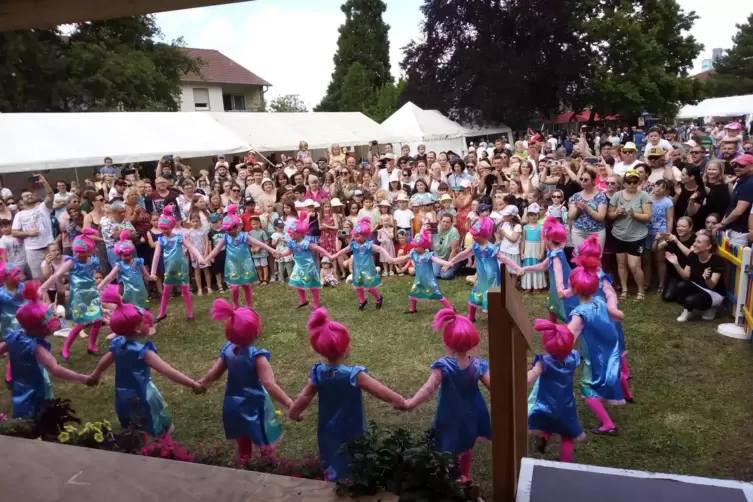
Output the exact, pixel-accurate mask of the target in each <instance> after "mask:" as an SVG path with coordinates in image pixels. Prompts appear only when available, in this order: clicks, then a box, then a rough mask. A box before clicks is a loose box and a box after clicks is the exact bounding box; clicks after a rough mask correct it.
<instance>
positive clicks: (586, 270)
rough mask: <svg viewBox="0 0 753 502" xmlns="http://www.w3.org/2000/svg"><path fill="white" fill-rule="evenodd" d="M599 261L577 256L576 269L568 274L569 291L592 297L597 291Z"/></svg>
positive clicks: (591, 257) (596, 258)
mask: <svg viewBox="0 0 753 502" xmlns="http://www.w3.org/2000/svg"><path fill="white" fill-rule="evenodd" d="M600 266H601V260H599V258H598V257H596V256H579V257H578V267H576V268H575V270H573V271H572V272H571V273H570V289H572V290H573V291H574V292H575V293H577V294H579V295H592V294H594V293H595V292H596V290H597V289H599V276H598V271H599V267H600Z"/></svg>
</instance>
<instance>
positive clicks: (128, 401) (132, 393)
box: [14, 336, 173, 436]
mask: <svg viewBox="0 0 753 502" xmlns="http://www.w3.org/2000/svg"><path fill="white" fill-rule="evenodd" d="M150 350H151V351H154V352H155V353H156V352H157V349H156V348H154V345H152V342H149V341H148V342H146V343H143V342H141V341H138V340H128V339H126V338H125V337H124V336H117V337H115V338H113V340H112V341H111V342H110V352H112V354H113V355H114V356H115V413H117V415H118V420H120V425H122V426H123V428H128V427H130V426H132V425H134V426H135V425H136V424H135V423H134V422H133V420H132V419H133V417H134V414H136V417H137V419H138V422H140V423H139V424H138V425H140V430H143V431H144V432H146V433H147V434H149V435H151V436H159V435H161V434H164V433H165V432H168V431H169V430H170V427H171V426H172V423H173V421H172V418H171V416H170V411H169V410H168V409H167V405H166V404H165V400H164V399H163V398H162V395H161V394H160V393H159V391H158V390H157V387H155V386H154V383H152V368H151V367H150V366H149V365H148V364H146V363H145V362H144V357H145V356H146V353H147V351H150ZM14 370H15V368H14Z"/></svg>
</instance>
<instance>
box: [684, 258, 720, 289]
mask: <svg viewBox="0 0 753 502" xmlns="http://www.w3.org/2000/svg"><path fill="white" fill-rule="evenodd" d="M686 266H687V267H690V281H691V282H694V283H696V284H697V285H699V286H701V287H702V288H706V289H710V290H712V291H714V292H716V293H719V294H720V295H722V296H724V295H725V290H724V280H723V278H719V280H718V281H717V283H716V286H714V287H713V288H709V287H708V286H707V285H706V279H704V278H703V272H705V271H706V269H707V268H710V269H711V274H712V275H713V274H724V259H722V257H721V256H719V255H716V254H712V255H711V256H710V257H709V259H708V261H706V262H705V263H702V262H701V260H700V259H699V258H698V255H696V254H695V253H693V252H691V253H690V254H689V255H688V260H687V264H686Z"/></svg>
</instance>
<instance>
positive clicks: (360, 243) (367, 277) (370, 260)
mask: <svg viewBox="0 0 753 502" xmlns="http://www.w3.org/2000/svg"><path fill="white" fill-rule="evenodd" d="M350 234H351V235H352V236H353V240H352V241H350V245H349V246H347V247H344V248H342V249H341V250H340V251H338V252H337V253H335V254H334V255H332V259H333V260H336V259H337V258H338V257H340V256H341V255H344V254H345V253H349V252H352V253H353V288H355V290H356V295H357V296H358V310H363V309H364V308H365V307H366V303H367V302H366V295H364V293H363V290H364V289H365V290H366V291H368V292H369V294H370V295H371V296H373V297H374V300H376V308H377V309H380V308H382V301H383V300H384V298H383V297H382V295H381V294H379V290H378V289H377V288H378V287H379V286H380V285H381V284H382V278H381V277H380V276H379V272H377V269H376V265H375V264H374V253H375V252H379V253H381V254H382V257H383V258H385V259H392V258H389V256H390V255H389V254H388V253H387V250H386V249H384V248H383V247H381V246H377V245H376V244H374V241H372V240H369V238H370V237H371V218H369V217H365V218H361V219H360V220H359V221H358V223H357V224H356V225H355V226H354V227H353V230H352V231H351V232H350ZM392 254H393V255H394V253H392Z"/></svg>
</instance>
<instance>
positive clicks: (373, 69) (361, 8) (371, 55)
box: [314, 0, 392, 112]
mask: <svg viewBox="0 0 753 502" xmlns="http://www.w3.org/2000/svg"><path fill="white" fill-rule="evenodd" d="M341 10H342V11H343V13H344V14H345V23H343V24H342V26H340V29H339V33H340V36H339V38H338V41H337V52H336V53H335V57H334V62H335V70H334V72H333V73H332V80H331V82H330V83H329V86H328V87H327V93H326V95H325V96H324V98H323V99H322V101H321V103H319V105H318V106H317V107H316V108H315V109H314V111H331V112H333V111H344V110H345V109H346V108H352V104H353V103H354V102H356V101H355V99H356V96H348V95H346V94H345V90H344V89H343V85H344V84H345V80H346V77H347V76H348V75H349V74H350V75H351V79H352V78H356V77H357V79H358V80H359V81H360V80H365V82H366V84H367V86H368V88H369V89H370V90H371V92H372V93H374V92H376V90H377V89H379V88H381V87H382V86H384V85H387V84H391V83H392V76H391V75H390V57H389V51H390V43H389V40H388V38H387V34H388V32H389V29H390V27H389V26H388V25H387V24H386V23H385V22H384V20H383V19H382V14H384V12H385V10H387V6H386V5H385V3H384V2H383V1H382V0H347V1H346V2H345V3H344V4H343V5H342V7H341ZM356 63H357V64H359V65H360V68H357V69H356V70H355V71H351V67H352V66H353V65H354V64H356ZM356 74H357V75H356ZM359 85H360V84H359ZM360 91H361V89H360V87H359V92H360Z"/></svg>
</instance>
